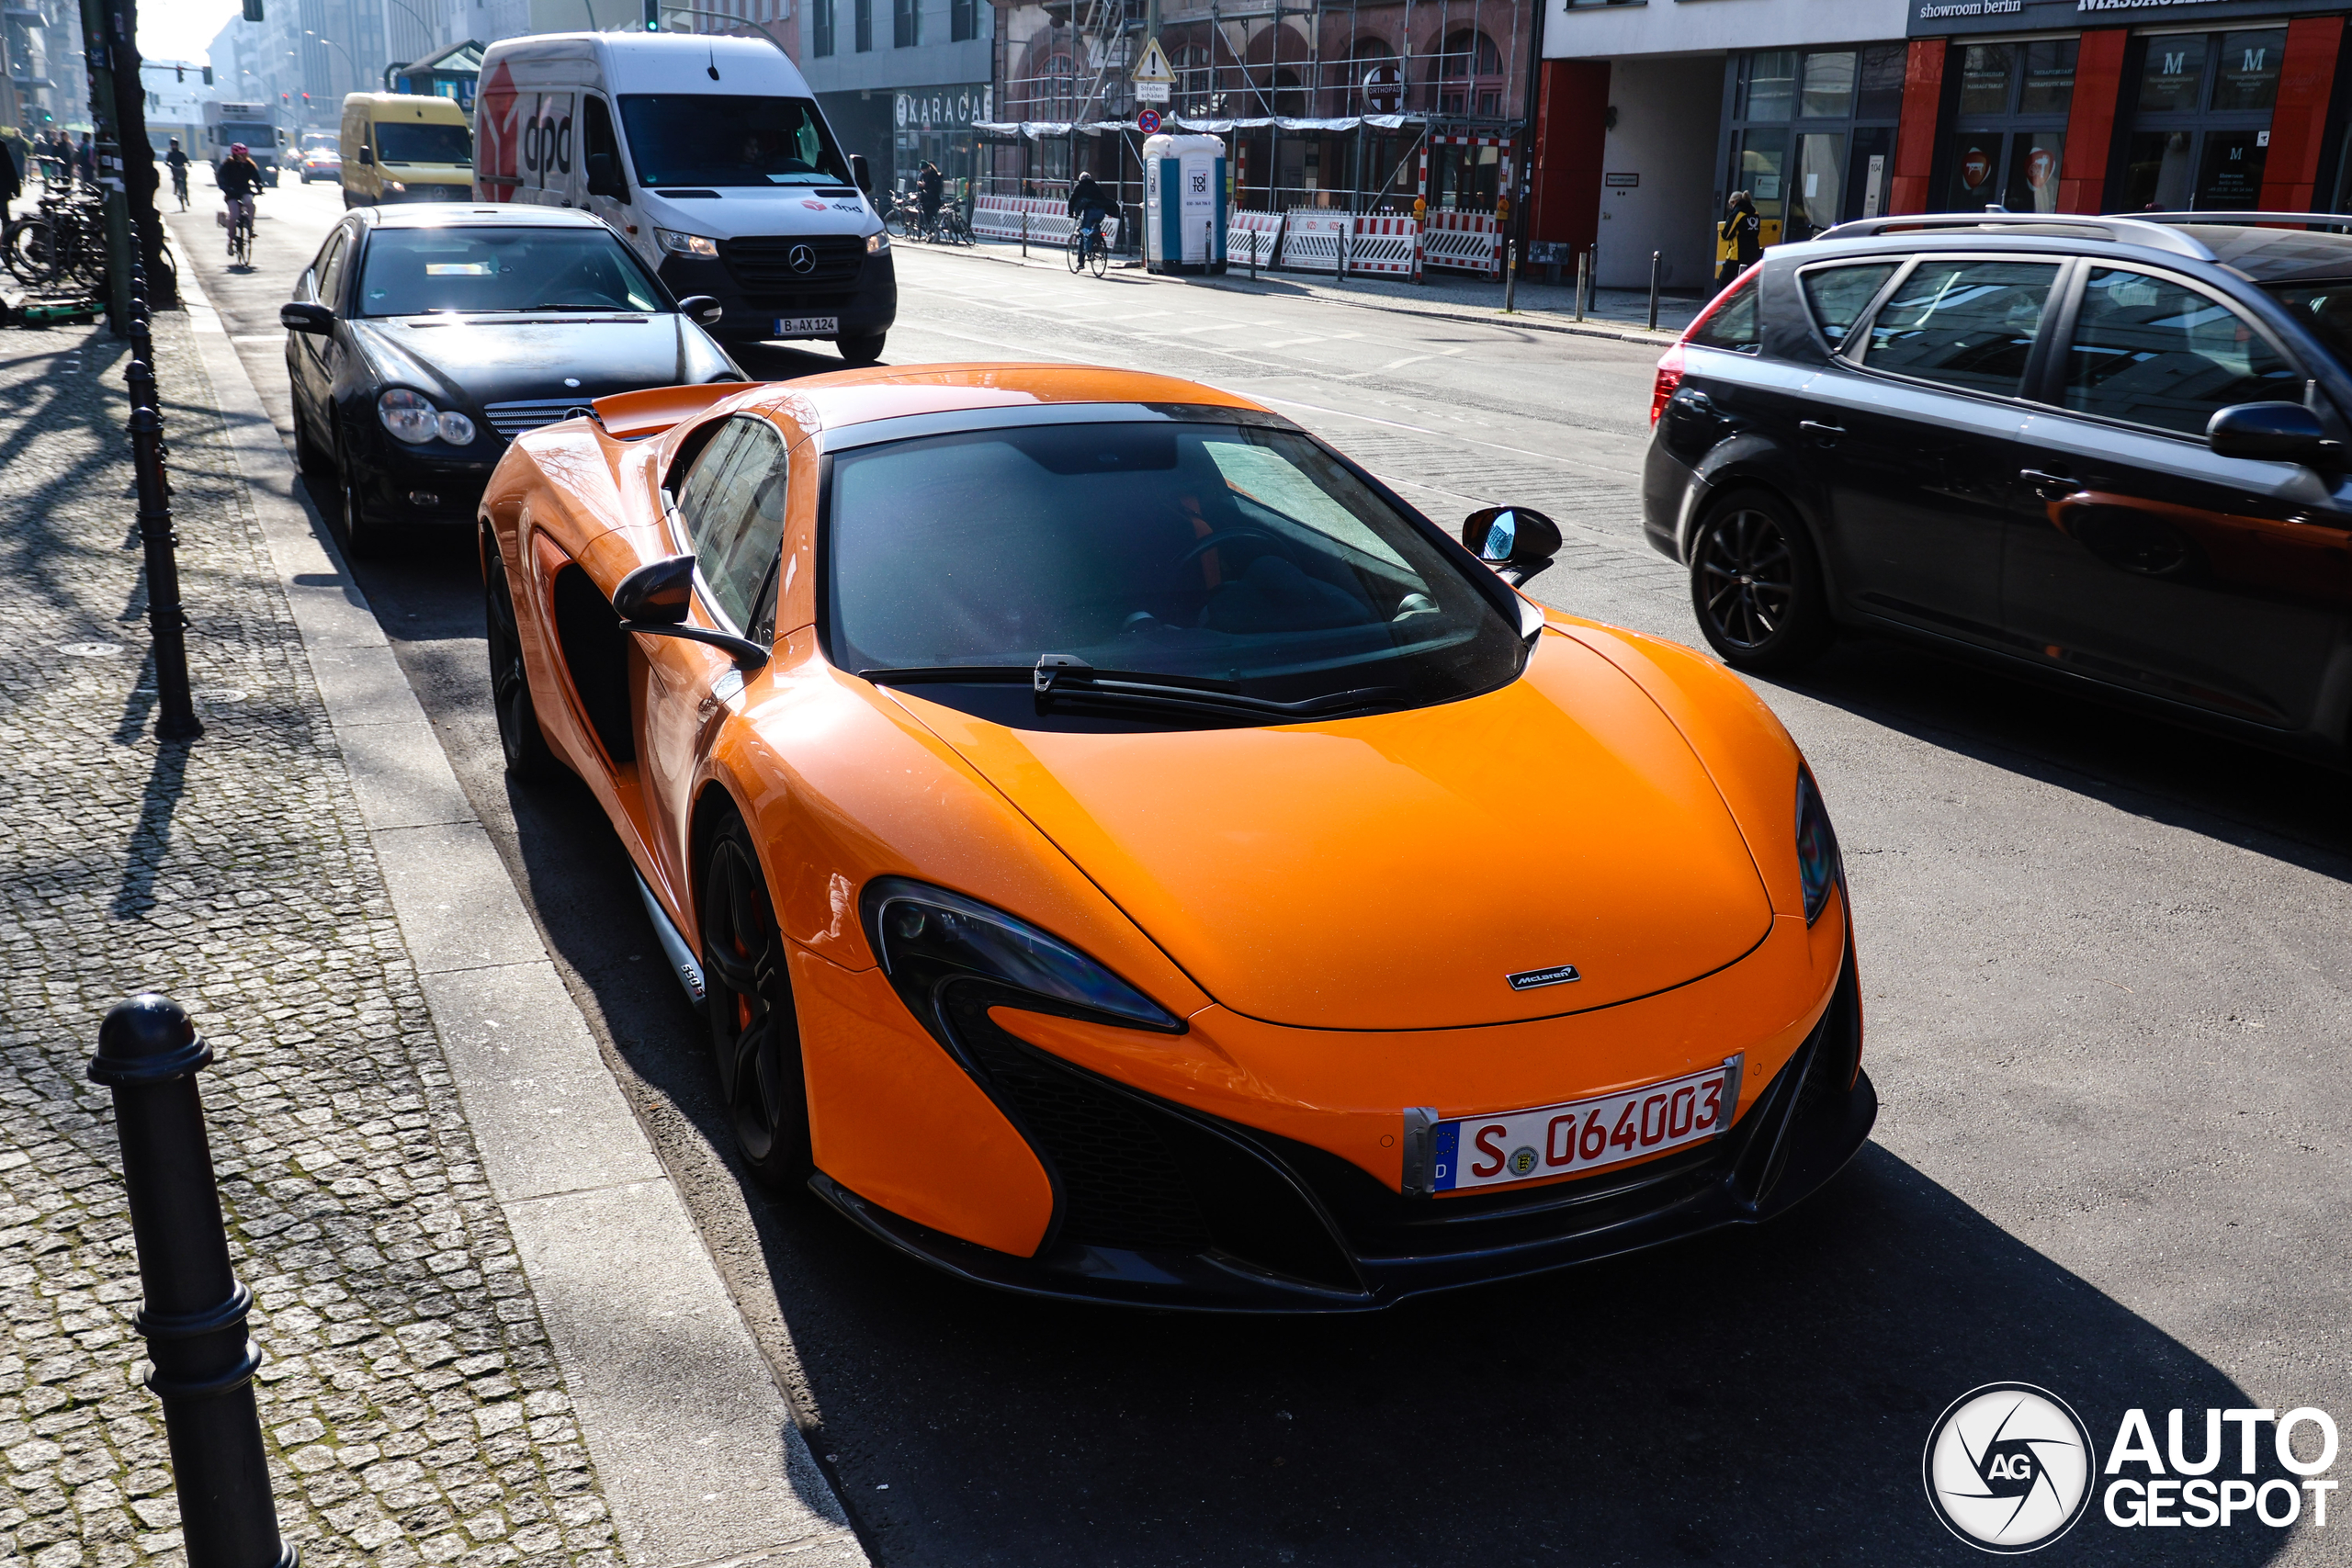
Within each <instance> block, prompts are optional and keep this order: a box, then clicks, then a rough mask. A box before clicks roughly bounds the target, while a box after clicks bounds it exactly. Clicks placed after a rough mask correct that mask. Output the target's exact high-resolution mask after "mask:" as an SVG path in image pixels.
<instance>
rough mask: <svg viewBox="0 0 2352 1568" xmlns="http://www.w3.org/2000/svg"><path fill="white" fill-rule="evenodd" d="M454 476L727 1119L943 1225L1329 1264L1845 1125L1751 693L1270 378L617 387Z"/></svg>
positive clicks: (1095, 375)
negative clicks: (486, 463) (1437, 499)
mask: <svg viewBox="0 0 2352 1568" xmlns="http://www.w3.org/2000/svg"><path fill="white" fill-rule="evenodd" d="M1560 547H1561V540H1560V534H1559V530H1558V528H1557V527H1556V526H1555V525H1553V524H1552V523H1551V522H1550V521H1549V520H1547V519H1545V518H1544V516H1542V515H1541V514H1540V513H1535V512H1532V511H1529V510H1527V509H1525V508H1489V509H1487V510H1486V511H1483V512H1480V513H1474V514H1473V515H1472V516H1471V517H1470V518H1469V519H1467V520H1466V521H1465V522H1464V525H1462V527H1461V529H1460V530H1459V531H1458V532H1454V533H1449V532H1448V531H1446V530H1445V529H1443V528H1441V527H1439V526H1437V525H1433V524H1431V523H1430V521H1429V520H1428V519H1427V518H1425V517H1424V516H1422V515H1421V514H1420V513H1418V512H1416V511H1415V510H1414V509H1413V508H1412V507H1411V506H1410V505H1408V504H1407V503H1406V502H1404V501H1402V500H1401V499H1399V498H1398V497H1397V495H1396V494H1395V493H1393V492H1392V491H1390V490H1389V489H1388V488H1387V487H1386V486H1385V485H1384V484H1382V483H1381V482H1380V481H1379V480H1378V479H1374V477H1373V476H1372V475H1370V474H1368V473H1366V472H1365V471H1364V470H1363V468H1359V467H1358V466H1356V465H1355V464H1354V463H1352V462H1351V461H1349V460H1348V459H1347V458H1346V457H1342V456H1341V455H1340V454H1339V453H1338V452H1336V451H1334V450H1333V449H1332V448H1331V447H1330V446H1327V445H1326V444H1325V443H1323V442H1322V441H1320V440H1318V439H1317V438H1316V437H1315V436H1313V435H1310V434H1306V432H1305V431H1303V430H1301V429H1299V428H1298V427H1297V426H1296V425H1295V424H1294V423H1291V422H1290V421H1288V420H1286V419H1283V418H1282V417H1281V416H1279V415H1277V414H1275V413H1272V412H1269V411H1267V410H1265V409H1263V408H1261V407H1258V406H1257V405H1256V404H1254V403H1251V402H1249V401H1247V400H1244V399H1241V398H1238V397H1235V396H1233V395H1231V394H1228V393H1226V392H1222V391H1217V390H1215V389H1210V388H1208V387H1204V386H1199V385H1195V384H1193V383H1192V382H1187V381H1181V380H1175V379H1171V378H1165V377H1159V376H1151V375H1144V374H1136V373H1130V372H1124V371H1108V370H1096V369H1085V368H1069V367H1038V366H1027V365H955V366H935V367H921V368H912V369H909V368H896V369H869V370H856V371H846V372H842V373H838V374H831V375H823V376H818V377H814V378H809V379H805V380H800V381H796V382H791V383H786V384H774V385H761V386H752V387H743V386H696V387H678V388H670V389H656V390H650V391H643V392H632V393H627V394H623V395H620V396H617V397H610V398H605V399H601V400H597V401H596V402H595V404H594V415H593V417H578V418H574V419H571V420H568V421H566V422H564V423H559V424H553V425H548V426H546V427H544V428H541V429H538V430H535V431H532V432H530V433H529V434H526V435H524V436H522V437H521V438H519V439H518V440H516V441H515V444H514V446H512V447H511V448H510V449H509V450H508V451H507V453H506V455H505V457H503V460H502V461H501V463H500V464H499V467H498V469H497V471H496V474H495V475H494V477H493V478H492V481H491V484H490V487H489V489H488V491H487V492H486V494H485V496H484V498H483V502H482V509H481V562H482V575H483V585H484V591H485V597H486V603H487V611H488V619H489V643H490V660H491V678H492V687H493V691H494V694H495V705H496V708H497V716H498V723H499V730H500V737H501V739H502V741H503V747H504V751H505V759H506V763H507V766H508V768H509V770H510V771H511V772H512V773H515V774H516V775H518V776H519V777H521V778H525V779H528V778H530V777H532V776H533V775H551V774H555V773H559V772H560V770H563V769H566V768H568V769H570V770H571V772H573V773H578V774H579V775H580V777H581V778H582V779H584V780H585V781H586V782H587V784H588V787H589V788H590V790H592V791H593V792H594V795H596V797H597V799H598V800H600V801H601V802H602V803H603V805H604V807H605V811H606V812H607V813H608V814H609V815H610V817H611V818H612V822H613V826H614V828H615V829H616V830H617V832H618V833H619V835H620V840H621V842H622V844H623V845H624V846H625V847H626V848H627V850H628V854H629V857H630V859H631V860H632V861H633V862H634V863H635V866H636V869H637V874H638V876H639V891H640V893H641V894H642V896H643V901H644V905H645V909H646V913H647V916H648V918H649V919H650V920H651V921H652V923H653V926H654V928H655V931H656V932H657V933H658V935H659V936H660V938H661V941H662V946H663V949H664V951H665V952H666V953H667V955H668V957H669V959H670V961H671V963H672V964H673V967H674V968H675V970H676V972H677V974H678V976H679V978H680V980H681V981H682V982H683V983H684V986H685V987H686V990H687V991H688V993H689V994H690V995H691V996H693V997H694V998H695V999H696V1001H697V1002H698V1004H699V1006H700V1008H701V1010H702V1012H703V1014H704V1016H705V1018H706V1020H707V1027H708V1031H709V1034H710V1045H711V1049H712V1052H713V1055H715V1057H716V1059H717V1060H716V1066H717V1072H718V1079H719V1082H720V1085H721V1087H722V1089H723V1090H724V1094H725V1098H726V1102H727V1104H728V1106H729V1114H730V1116H731V1118H732V1121H733V1124H734V1132H735V1135H736V1137H737V1139H738V1141H739V1143H740V1145H741V1153H742V1157H743V1159H744V1160H745V1162H746V1163H747V1164H748V1165H749V1166H750V1167H751V1168H752V1170H753V1171H755V1172H756V1173H757V1174H758V1175H759V1176H760V1177H761V1178H763V1179H766V1180H769V1181H772V1182H778V1183H806V1184H807V1185H808V1186H809V1188H811V1189H812V1190H814V1191H815V1192H816V1193H817V1194H818V1195H819V1196H820V1197H821V1198H822V1199H823V1200H824V1201H826V1202H828V1203H830V1204H831V1206H832V1207H833V1208H835V1209H837V1210H838V1211H839V1212H840V1213H842V1214H843V1215H845V1216H846V1217H847V1218H848V1219H849V1220H850V1221H851V1222H853V1223H854V1224H856V1225H858V1226H861V1227H863V1228H864V1229H865V1231H867V1232H868V1233H870V1234H871V1235H873V1236H875V1237H876V1238H878V1239H879V1240H881V1241H883V1242H886V1243H888V1245H890V1246H892V1247H898V1248H899V1249H901V1250H903V1251H905V1252H907V1253H910V1254H912V1255H913V1256H914V1257H916V1258H921V1259H922V1260H923V1261H925V1262H927V1263H930V1264H932V1265H933V1266H935V1267H937V1268H940V1269H945V1270H947V1271H949V1272H951V1273H954V1274H956V1275H959V1276H961V1277H963V1278H965V1279H967V1280H973V1281H978V1282H979V1283H983V1284H987V1285H990V1286H996V1287H1000V1288H1002V1289H1007V1290H1012V1291H1020V1292H1033V1293H1037V1294H1043V1295H1051V1296H1063V1297H1072V1298H1084V1299H1091V1300H1095V1301H1102V1302H1117V1303H1137V1304H1146V1305H1158V1306H1179V1307H1195V1308H1206V1309H1223V1310H1232V1311H1308V1312H1333V1311H1348V1310H1358V1309H1363V1308H1372V1307H1380V1306H1385V1305H1386V1304H1388V1303H1393V1302H1395V1301H1397V1300H1399V1299H1401V1298H1403V1297H1406V1296H1408V1295H1413V1294H1417V1293H1419V1292H1427V1291H1433V1290H1440V1289H1444V1288H1448V1287H1453V1286H1459V1285H1464V1284H1469V1283H1474V1282H1476V1281H1481V1280H1496V1279H1503V1278H1508V1277H1511V1276H1515V1275H1521V1274H1527V1273H1531V1272H1534V1271H1537V1270H1541V1269H1553V1268H1557V1267H1560V1266H1562V1265H1565V1264H1570V1263H1576V1262H1580V1261H1584V1260H1588V1259H1591V1258H1600V1257H1605V1256H1609V1255H1612V1254H1617V1253H1622V1252H1625V1251H1627V1250H1630V1249H1633V1248H1637V1247H1647V1246H1651V1245H1653V1244H1656V1243H1659V1242H1663V1241H1668V1240H1671V1239H1673V1238H1676V1237H1679V1236H1684V1235H1692V1234H1694V1233H1696V1232H1699V1231H1703V1230H1708V1229H1711V1228H1713V1227H1715V1226H1718V1225H1724V1224H1746V1223H1752V1222H1755V1221H1758V1220H1762V1219H1766V1218H1769V1217H1770V1216H1771V1215H1773V1214H1775V1213H1779V1212H1781V1211H1782V1210H1784V1209H1786V1208H1788V1207H1789V1206H1790V1205H1791V1204H1792V1203H1794V1202H1796V1201H1798V1200H1800V1199H1801V1198H1803V1197H1804V1196H1805V1195H1806V1194H1807V1193H1809V1192H1811V1191H1813V1190H1815V1189H1816V1188H1818V1187H1819V1186H1821V1184H1822V1183H1824V1182H1825V1181H1826V1180H1827V1179H1829V1178H1830V1177H1831V1176H1832V1175H1834V1174H1835V1173H1836V1172H1837V1171H1838V1168H1840V1167H1841V1166H1842V1165H1843V1164H1844V1163H1845V1161H1846V1160H1847V1159H1848V1157H1849V1156H1851V1155H1852V1154H1853V1152H1854V1151H1855V1149H1856V1148H1858V1147H1859V1146H1860V1144H1861V1142H1862V1140H1863V1139H1864V1138H1865V1137H1866V1136H1867V1135H1868V1134H1869V1131H1870V1128H1871V1122H1872V1119H1873V1118H1874V1116H1875V1114H1876V1110H1877V1100H1876V1096H1875V1095H1874V1093H1873V1091H1872V1089H1871V1084H1870V1080H1869V1079H1868V1077H1865V1076H1864V1075H1863V1073H1862V1071H1861V1061H1860V1056H1861V1034H1862V1021H1861V1005H1860V990H1859V987H1858V986H1857V983H1856V980H1855V976H1854V945H1853V940H1852V936H1851V933H1850V930H1849V920H1848V911H1847V895H1846V886H1845V877H1844V874H1843V869H1842V865H1841V863H1840V861H1839V857H1838V844H1837V840H1836V839H1835V837H1834V836H1833V834H1832V831H1831V829H1830V824H1829V818H1828V814H1827V812H1826V810H1825V809H1824V807H1823V805H1822V801H1821V797H1820V795H1819V793H1818V791H1817V790H1816V788H1815V784H1814V781H1813V777H1812V775H1811V773H1809V772H1808V770H1807V769H1806V766H1805V762H1804V757H1803V756H1802V755H1800V754H1799V752H1798V750H1797V748H1796V746H1795V744H1794V743H1793V742H1792V740H1791V739H1789V736H1788V734H1787V732H1786V731H1785V730H1783V729H1782V728H1781V725H1780V724H1779V722H1778V721H1777V720H1776V719H1775V718H1774V717H1773V716H1772V715H1771V713H1770V711H1769V710H1768V709H1767V708H1766V707H1765V706H1764V705H1763V704H1762V703H1760V702H1759V701H1758V700H1757V698H1756V697H1755V696H1754V695H1753V694H1751V693H1750V692H1749V691H1748V690H1747V688H1746V687H1745V686H1744V685H1742V684H1741V683H1740V682H1739V681H1737V680H1736V679H1735V678H1734V677H1733V676H1731V675H1730V674H1729V673H1727V672H1725V671H1724V670H1723V669H1722V668H1720V667H1719V666H1717V665H1715V664H1714V663H1713V662H1712V661H1710V660H1705V659H1702V658H1701V657H1700V656H1699V655H1697V654H1695V653H1692V652H1691V651H1690V650H1689V649H1683V648H1680V647H1679V646H1676V645H1674V644H1672V643H1668V642H1663V641H1660V640H1657V639H1656V638H1653V637H1641V636H1636V635H1634V634H1632V633H1628V632H1622V631H1616V630H1612V629H1611V628H1610V627H1608V626H1601V625H1599V624H1596V623H1594V622H1591V621H1586V620H1579V619H1577V618H1574V617H1571V616H1567V615H1562V614H1560V613H1558V612H1555V611H1547V610H1545V609H1544V608H1543V607H1541V606H1539V605H1538V604H1535V603H1534V601H1532V599H1530V598H1528V597H1527V596H1525V595H1524V594H1523V593H1521V592H1520V588H1519V585H1520V584H1521V583H1522V582H1524V581H1526V580H1527V579H1528V578H1529V577H1530V576H1531V575H1532V574H1533V573H1534V572H1536V571H1538V570H1542V569H1543V567H1544V565H1546V564H1548V562H1549V561H1550V559H1551V558H1552V556H1553V555H1554V554H1555V552H1556V551H1557V550H1558V549H1559V548H1560Z"/></svg>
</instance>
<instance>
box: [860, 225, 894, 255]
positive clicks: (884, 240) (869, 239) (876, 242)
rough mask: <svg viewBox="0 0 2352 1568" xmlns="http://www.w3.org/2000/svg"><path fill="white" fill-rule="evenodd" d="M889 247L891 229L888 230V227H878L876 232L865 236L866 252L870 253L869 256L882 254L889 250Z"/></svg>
mask: <svg viewBox="0 0 2352 1568" xmlns="http://www.w3.org/2000/svg"><path fill="white" fill-rule="evenodd" d="M889 248H890V231H889V230H888V229H876V230H875V231H874V232H872V233H871V234H868V235H867V236H865V254H867V255H869V256H878V255H880V254H882V253H883V252H884V251H887V250H888V249H889Z"/></svg>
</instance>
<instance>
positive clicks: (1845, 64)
mask: <svg viewBox="0 0 2352 1568" xmlns="http://www.w3.org/2000/svg"><path fill="white" fill-rule="evenodd" d="M1798 112H1799V113H1800V114H1802V115H1803V116H1804V118H1807V119H1850V118H1853V113H1854V56H1853V54H1852V53H1851V52H1850V51H1845V50H1836V51H1824V52H1821V53H1818V54H1808V55H1806V56H1805V59H1804V93H1803V95H1802V96H1801V97H1800V99H1799V109H1798Z"/></svg>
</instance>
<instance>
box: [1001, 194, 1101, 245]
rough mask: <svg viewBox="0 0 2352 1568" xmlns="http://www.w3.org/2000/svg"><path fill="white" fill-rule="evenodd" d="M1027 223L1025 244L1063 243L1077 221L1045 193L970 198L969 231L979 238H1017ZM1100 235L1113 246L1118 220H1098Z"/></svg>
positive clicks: (1065, 205)
mask: <svg viewBox="0 0 2352 1568" xmlns="http://www.w3.org/2000/svg"><path fill="white" fill-rule="evenodd" d="M1024 220H1025V221H1026V223H1027V230H1026V232H1027V235H1028V238H1029V243H1031V244H1033V245H1067V244H1069V234H1070V231H1071V230H1072V229H1074V228H1076V227H1077V224H1078V220H1076V219H1074V218H1072V217H1071V216H1070V215H1069V202H1067V201H1065V200H1060V199H1057V198H1056V197H1045V196H976V197H973V198H972V232H973V233H975V234H977V235H978V236H979V237H980V238H981V239H983V240H1018V239H1020V238H1021V237H1022V235H1023V221H1024ZM1103 240H1104V241H1105V243H1109V244H1110V245H1112V246H1113V247H1114V248H1116V246H1117V245H1118V243H1119V220H1117V219H1116V218H1105V219H1104V220H1103Z"/></svg>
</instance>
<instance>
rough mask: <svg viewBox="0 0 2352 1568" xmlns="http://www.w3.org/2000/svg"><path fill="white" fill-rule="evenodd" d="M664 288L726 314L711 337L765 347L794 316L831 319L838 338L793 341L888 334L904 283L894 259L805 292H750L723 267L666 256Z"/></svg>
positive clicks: (871, 262) (866, 264) (868, 261)
mask: <svg viewBox="0 0 2352 1568" xmlns="http://www.w3.org/2000/svg"><path fill="white" fill-rule="evenodd" d="M661 277H662V283H663V285H664V286H665V287H667V288H669V290H670V292H671V294H672V295H673V296H674V297H676V298H678V299H684V298H686V297H687V296H688V295H690V294H707V295H709V296H710V297H711V298H712V299H716V300H718V303H719V305H720V306H721V307H722V308H723V310H725V312H726V313H725V314H724V315H723V316H721V317H720V318H719V322H718V326H716V327H714V328H712V329H711V335H712V336H713V337H716V338H718V339H719V340H721V341H722V342H732V343H766V342H774V341H775V340H776V339H777V337H778V335H779V334H778V333H777V332H776V330H775V329H776V323H777V322H778V321H784V320H786V319H788V318H791V317H795V316H831V317H834V318H836V319H837V320H838V321H840V323H841V327H840V331H839V333H838V334H833V333H825V334H818V333H795V334H792V335H794V336H823V337H824V338H825V339H826V341H829V342H830V341H831V339H832V337H833V336H835V335H839V336H841V337H852V338H854V337H872V336H874V335H876V334H877V333H887V332H888V331H889V330H890V327H891V324H892V323H893V322H895V321H897V320H898V317H899V277H898V271H897V269H896V267H895V265H893V263H892V260H891V256H890V253H889V252H888V251H884V252H882V253H881V254H878V255H869V256H865V257H864V258H863V260H862V261H861V263H860V265H858V268H857V271H856V275H855V276H853V277H848V278H842V279H839V280H837V281H832V282H824V283H818V284H813V285H811V286H810V287H809V288H805V289H790V288H757V289H754V288H748V287H746V286H745V285H744V284H743V283H741V282H740V281H738V279H737V278H736V276H735V275H734V273H733V272H732V271H731V270H729V267H728V265H727V263H725V262H724V261H719V260H714V259H710V258H707V257H701V256H680V255H665V256H663V257H662V266H661Z"/></svg>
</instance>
